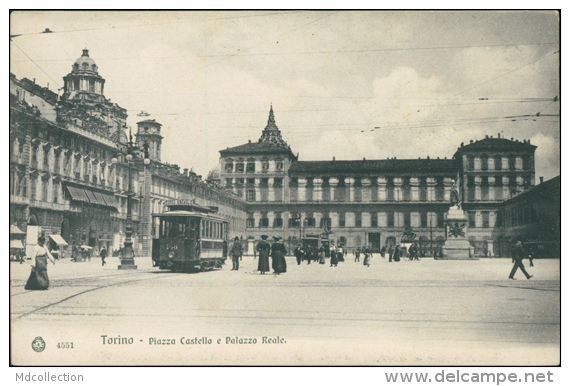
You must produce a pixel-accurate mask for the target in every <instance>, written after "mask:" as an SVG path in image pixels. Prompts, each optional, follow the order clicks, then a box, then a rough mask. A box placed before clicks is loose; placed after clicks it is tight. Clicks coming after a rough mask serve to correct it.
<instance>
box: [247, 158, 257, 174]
mask: <svg viewBox="0 0 570 386" xmlns="http://www.w3.org/2000/svg"><path fill="white" fill-rule="evenodd" d="M247 173H255V162H254V161H248V163H247Z"/></svg>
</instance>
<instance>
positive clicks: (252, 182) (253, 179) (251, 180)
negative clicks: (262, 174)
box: [247, 178, 255, 185]
mask: <svg viewBox="0 0 570 386" xmlns="http://www.w3.org/2000/svg"><path fill="white" fill-rule="evenodd" d="M247 184H248V185H255V178H248V179H247Z"/></svg>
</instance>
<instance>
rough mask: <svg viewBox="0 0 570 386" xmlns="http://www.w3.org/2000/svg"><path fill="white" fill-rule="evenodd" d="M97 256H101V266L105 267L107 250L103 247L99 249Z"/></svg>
mask: <svg viewBox="0 0 570 386" xmlns="http://www.w3.org/2000/svg"><path fill="white" fill-rule="evenodd" d="M99 256H101V266H103V267H104V266H105V258H106V257H107V250H106V249H105V247H103V248H101V252H99Z"/></svg>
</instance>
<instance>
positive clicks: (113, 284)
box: [10, 273, 182, 321]
mask: <svg viewBox="0 0 570 386" xmlns="http://www.w3.org/2000/svg"><path fill="white" fill-rule="evenodd" d="M180 275H182V274H181V273H172V274H166V275H160V276H156V277H151V278H148V276H145V277H143V278H140V279H133V280H123V281H119V282H115V283H109V284H105V285H100V286H97V287H94V288H89V289H86V290H84V291H81V292H78V293H75V294H73V295H70V296H67V297H65V298H63V299H61V300H58V301H56V302H53V303H49V304H47V305H45V306H41V307H38V308H35V309H33V310H32V311H28V312H25V313H23V314H21V315H18V316H16V317H14V318H12V320H13V321H16V320H20V319H23V318H25V317H26V316H29V315H32V314H34V313H36V312H38V311H41V310H45V309H47V308H50V307H53V306H56V305H58V304H62V303H64V302H66V301H68V300H70V299H73V298H75V297H77V296H80V295H84V294H86V293H89V292H93V291H97V290H101V289H105V288H109V287H114V286H117V285H121V284H128V283H134V282H137V281H143V280H154V279H161V278H166V277H172V276H180ZM106 276H114V277H117V276H123V275H106ZM99 277H103V276H98V277H97V278H99ZM90 278H91V277H90ZM79 279H80V278H74V279H73V280H79ZM70 280H71V279H70ZM23 293H27V292H20V293H18V294H14V295H10V297H12V296H15V295H21V294H23ZM30 293H33V291H32V292H30Z"/></svg>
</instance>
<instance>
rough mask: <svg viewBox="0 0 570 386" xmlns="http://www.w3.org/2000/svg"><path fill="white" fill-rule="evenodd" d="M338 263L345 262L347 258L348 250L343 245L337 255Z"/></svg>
mask: <svg viewBox="0 0 570 386" xmlns="http://www.w3.org/2000/svg"><path fill="white" fill-rule="evenodd" d="M336 255H337V258H338V261H341V262H344V256H346V248H345V247H344V245H342V246H341V247H340V248H339V250H338V251H337V253H336Z"/></svg>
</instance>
